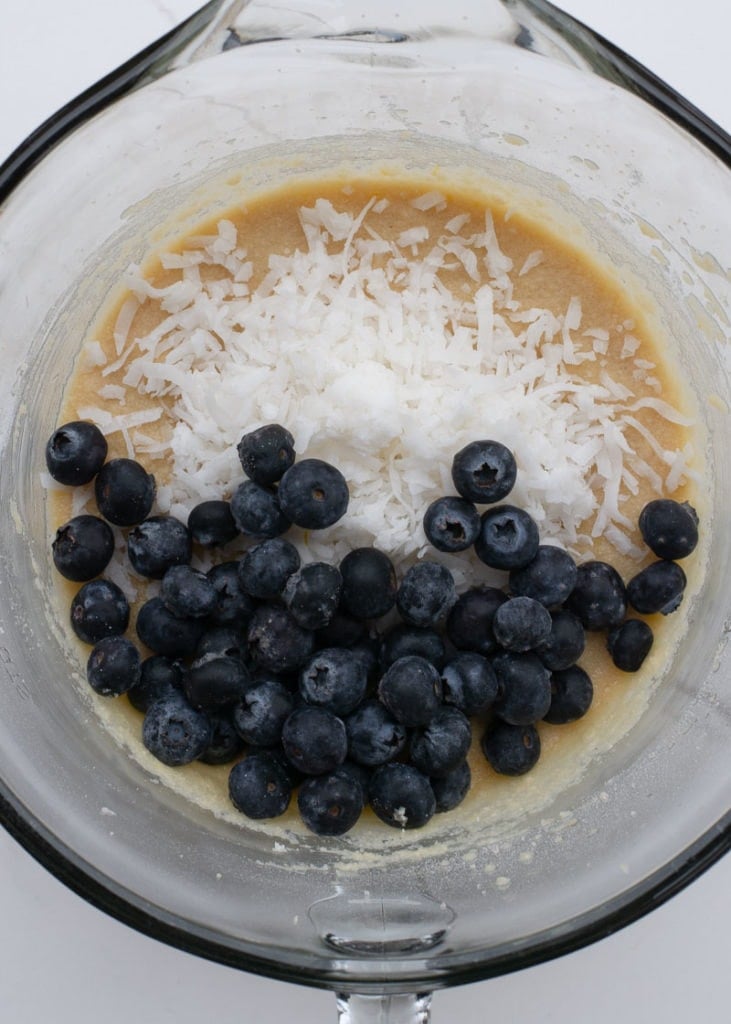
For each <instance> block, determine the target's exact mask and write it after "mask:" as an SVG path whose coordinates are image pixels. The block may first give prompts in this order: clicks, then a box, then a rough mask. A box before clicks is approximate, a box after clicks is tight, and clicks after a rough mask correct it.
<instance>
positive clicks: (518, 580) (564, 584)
mask: <svg viewBox="0 0 731 1024" xmlns="http://www.w3.org/2000/svg"><path fill="white" fill-rule="evenodd" d="M577 575H578V570H577V568H576V562H574V560H573V558H572V557H571V555H570V554H569V553H568V552H567V551H563V550H562V549H561V548H557V547H555V546H554V545H552V544H541V545H539V547H538V551H537V552H536V556H535V558H533V559H532V560H531V561H530V562H529V563H528V564H527V565H525V566H523V568H522V569H513V570H512V572H511V573H510V591H511V593H512V594H515V595H516V596H519V597H532V598H533V599H534V600H535V601H540V603H541V604H543V605H545V606H546V608H556V607H557V606H558V605H561V604H563V603H564V601H565V600H566V598H567V597H568V596H569V594H570V593H571V591H572V590H573V589H574V586H575V584H576V577H577Z"/></svg>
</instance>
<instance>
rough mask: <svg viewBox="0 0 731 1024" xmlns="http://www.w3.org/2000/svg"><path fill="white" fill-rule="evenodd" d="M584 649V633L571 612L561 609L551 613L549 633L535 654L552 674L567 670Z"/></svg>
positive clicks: (579, 622) (578, 621)
mask: <svg viewBox="0 0 731 1024" xmlns="http://www.w3.org/2000/svg"><path fill="white" fill-rule="evenodd" d="M585 647H586V633H585V632H584V627H583V626H582V624H581V620H580V619H579V618H578V616H576V615H574V613H573V612H570V611H567V610H566V609H565V608H561V609H559V610H558V611H555V612H551V632H550V634H549V636H548V638H547V639H546V640H544V641H543V643H541V644H539V645H538V647H536V654H537V655H538V657H539V658H540V659H541V661H542V662H543V664H544V665H545V666H546V668H549V669H550V670H551V671H552V672H555V671H557V670H558V669H562V668H568V667H569V666H570V665H573V664H574V663H575V662H577V661H578V660H579V658H580V657H581V655H582V654H583V653H584V648H585Z"/></svg>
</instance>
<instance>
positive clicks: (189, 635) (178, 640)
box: [136, 597, 206, 658]
mask: <svg viewBox="0 0 731 1024" xmlns="http://www.w3.org/2000/svg"><path fill="white" fill-rule="evenodd" d="M136 628H137V636H138V637H139V638H140V640H141V641H142V643H143V644H144V645H145V646H146V647H149V648H150V650H151V651H154V652H155V654H164V655H165V656H166V657H168V658H189V657H190V656H191V655H192V654H193V653H194V652H195V649H196V647H197V646H198V643H199V641H200V638H201V637H202V636H203V633H204V631H205V628H206V627H205V623H204V621H203V619H181V618H178V616H177V615H173V613H172V612H171V611H169V610H168V609H167V608H166V607H165V605H164V604H163V600H162V598H161V597H151V598H150V599H149V601H145V603H144V604H143V605H142V607H141V608H140V610H139V612H138V613H137V623H136Z"/></svg>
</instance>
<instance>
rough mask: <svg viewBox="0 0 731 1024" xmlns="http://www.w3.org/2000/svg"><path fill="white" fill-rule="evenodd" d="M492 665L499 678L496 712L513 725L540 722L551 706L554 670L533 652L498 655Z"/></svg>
mask: <svg viewBox="0 0 731 1024" xmlns="http://www.w3.org/2000/svg"><path fill="white" fill-rule="evenodd" d="M492 664H493V668H494V669H495V675H496V676H497V681H498V688H499V689H498V697H497V700H496V701H495V704H494V710H495V713H496V714H497V715H498V716H499V717H500V718H501V719H502V720H503V721H504V722H507V723H508V724H510V725H531V724H533V723H534V722H538V721H539V720H540V719H541V718H543V716H544V715H545V714H546V712H547V711H548V709H549V707H550V706H551V673H550V672H549V671H548V669H547V668H546V666H545V665H544V664H543V662H542V661H541V659H540V658H539V657H538V656H537V655H535V654H532V653H528V654H513V653H512V652H510V651H506V652H505V653H504V654H498V655H496V657H495V659H494V660H493V663H492Z"/></svg>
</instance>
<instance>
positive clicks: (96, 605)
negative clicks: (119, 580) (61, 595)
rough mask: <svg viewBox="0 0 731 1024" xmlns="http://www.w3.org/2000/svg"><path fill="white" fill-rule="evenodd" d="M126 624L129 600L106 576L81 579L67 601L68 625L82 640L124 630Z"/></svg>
mask: <svg viewBox="0 0 731 1024" xmlns="http://www.w3.org/2000/svg"><path fill="white" fill-rule="evenodd" d="M128 625H129V603H128V601H127V598H126V597H125V596H124V594H123V593H122V591H121V590H120V588H119V587H118V586H117V584H116V583H112V582H111V581H110V580H102V579H100V580H91V581H90V582H89V583H85V584H84V585H83V587H81V589H80V590H79V591H78V593H77V594H76V595H75V597H74V598H73V600H72V602H71V628H72V629H73V631H74V633H76V635H77V637H78V638H79V640H83V641H84V643H87V644H95V643H97V642H98V641H99V640H102V639H103V638H104V637H105V636H116V635H118V634H121V633H124V631H125V630H126V628H127V626H128Z"/></svg>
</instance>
